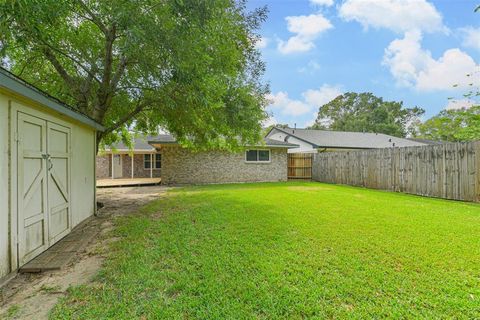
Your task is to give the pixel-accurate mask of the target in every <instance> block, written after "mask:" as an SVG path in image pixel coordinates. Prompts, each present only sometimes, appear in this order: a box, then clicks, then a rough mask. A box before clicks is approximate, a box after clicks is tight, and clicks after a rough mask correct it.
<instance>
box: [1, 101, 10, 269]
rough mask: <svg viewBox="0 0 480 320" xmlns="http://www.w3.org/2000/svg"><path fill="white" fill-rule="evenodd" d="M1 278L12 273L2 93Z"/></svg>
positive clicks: (6, 109) (4, 108)
mask: <svg viewBox="0 0 480 320" xmlns="http://www.w3.org/2000/svg"><path fill="white" fill-rule="evenodd" d="M0 151H1V154H0V278H1V277H3V276H5V275H7V274H8V273H10V250H9V246H10V242H9V228H8V225H9V212H8V211H9V210H8V198H9V188H8V171H9V170H8V99H7V97H6V96H5V95H3V94H1V93H0Z"/></svg>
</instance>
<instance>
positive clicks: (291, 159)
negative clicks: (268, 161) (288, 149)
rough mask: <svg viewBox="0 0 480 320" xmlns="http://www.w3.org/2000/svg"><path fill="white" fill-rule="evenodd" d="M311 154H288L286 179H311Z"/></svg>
mask: <svg viewBox="0 0 480 320" xmlns="http://www.w3.org/2000/svg"><path fill="white" fill-rule="evenodd" d="M312 156H313V154H312V153H289V154H288V179H312Z"/></svg>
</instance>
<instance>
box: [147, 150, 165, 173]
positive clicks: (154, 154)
mask: <svg viewBox="0 0 480 320" xmlns="http://www.w3.org/2000/svg"><path fill="white" fill-rule="evenodd" d="M157 154H159V155H160V168H156V167H155V163H156V160H155V157H156V155H157ZM146 155H148V156H149V157H150V155H151V157H152V158H151V159H152V161H153V166H154V167H153V168H152V170H162V158H161V157H162V154H161V153H152V154H150V153H144V154H142V157H143V170H150V168H146V167H145V163H146V161H145V156H146ZM148 162H150V161H148ZM150 165H152V164H150Z"/></svg>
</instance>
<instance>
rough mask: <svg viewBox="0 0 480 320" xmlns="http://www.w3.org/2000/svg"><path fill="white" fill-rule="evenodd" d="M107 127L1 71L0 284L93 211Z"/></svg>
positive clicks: (3, 70) (5, 71)
mask: <svg viewBox="0 0 480 320" xmlns="http://www.w3.org/2000/svg"><path fill="white" fill-rule="evenodd" d="M103 129H104V128H103V127H102V126H101V125H100V124H98V123H96V122H95V121H93V120H92V119H90V118H89V117H87V116H85V115H83V114H80V113H78V112H77V111H75V110H74V109H73V108H71V107H69V106H67V105H65V104H63V103H61V102H59V101H58V100H56V99H54V98H52V97H50V96H49V95H47V94H46V93H44V92H42V91H40V90H38V89H36V88H35V87H33V86H31V85H29V84H28V83H26V82H24V81H23V80H21V79H19V78H18V77H15V76H14V75H12V74H11V73H9V72H8V71H7V70H5V69H1V68H0V133H1V134H0V150H1V151H2V152H1V155H0V157H1V159H0V282H1V279H5V278H6V277H8V276H9V275H11V274H14V272H15V271H16V270H17V269H18V268H19V267H21V266H22V265H24V264H25V263H27V262H28V261H30V260H31V259H33V258H34V257H36V256H37V255H39V254H40V253H42V252H43V251H45V250H46V249H48V248H49V247H51V246H52V245H53V244H55V243H56V242H57V241H58V240H60V239H61V238H63V237H64V236H65V235H67V234H68V233H69V232H70V231H71V230H72V228H74V227H75V226H76V225H78V224H79V223H80V222H82V221H83V220H85V219H87V218H88V217H90V216H92V215H93V214H94V213H95V210H96V207H95V206H96V203H95V154H96V141H95V139H96V131H97V130H103Z"/></svg>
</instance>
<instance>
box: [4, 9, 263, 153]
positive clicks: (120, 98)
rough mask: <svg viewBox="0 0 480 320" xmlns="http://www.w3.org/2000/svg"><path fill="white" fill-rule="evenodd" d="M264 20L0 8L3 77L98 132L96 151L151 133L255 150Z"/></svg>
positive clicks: (258, 15) (242, 13) (193, 13)
mask: <svg viewBox="0 0 480 320" xmlns="http://www.w3.org/2000/svg"><path fill="white" fill-rule="evenodd" d="M265 18H266V9H265V8H261V9H257V10H254V11H253V12H247V10H246V7H245V1H244V0H240V1H235V0H209V1H198V0H161V1H160V0H157V1H155V0H137V1H126V0H120V1H118V0H4V1H1V2H0V47H1V55H2V57H3V64H4V66H6V67H7V68H8V69H10V70H11V71H12V72H13V73H15V74H16V75H18V76H20V77H22V78H24V79H25V80H26V81H28V82H31V83H32V84H34V85H36V86H38V87H40V88H41V89H43V90H45V91H47V92H49V93H50V94H52V95H54V96H56V97H57V98H59V99H61V100H63V101H65V102H66V103H68V104H70V105H72V106H74V107H75V108H77V109H78V111H80V112H82V113H84V114H86V115H88V116H90V117H91V118H93V119H94V120H96V121H97V122H99V123H101V124H103V125H104V126H105V127H106V128H107V130H106V131H105V132H103V133H102V132H99V133H98V137H97V138H98V139H97V140H98V141H102V142H103V143H107V144H109V143H112V142H114V141H117V140H118V139H119V137H120V138H122V139H123V140H124V141H125V142H127V143H128V142H129V139H128V136H129V132H130V131H131V130H135V131H137V132H141V133H149V132H154V131H156V130H157V128H158V127H159V126H161V127H163V128H164V129H166V130H168V131H169V132H171V133H172V134H174V135H175V136H176V137H177V139H178V140H179V141H180V142H182V143H184V144H186V145H189V146H191V147H196V148H213V147H220V148H221V147H225V148H227V147H234V146H236V145H238V144H239V143H249V142H254V141H257V140H258V139H259V137H260V133H261V121H262V120H264V119H265V117H266V113H265V111H264V107H265V105H266V101H265V94H266V93H267V91H268V88H267V87H266V86H265V85H264V84H263V83H262V82H261V80H260V79H261V76H262V74H263V73H264V64H263V62H262V61H261V60H260V56H259V52H258V50H257V49H255V42H256V41H258V39H259V37H258V35H257V34H256V33H255V30H256V29H257V28H258V27H259V25H260V23H261V22H263V21H264V19H265ZM239 137H240V139H238V138H239Z"/></svg>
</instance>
